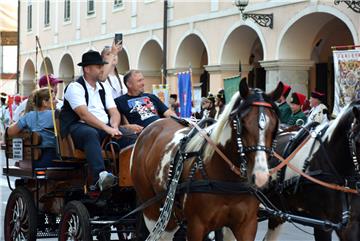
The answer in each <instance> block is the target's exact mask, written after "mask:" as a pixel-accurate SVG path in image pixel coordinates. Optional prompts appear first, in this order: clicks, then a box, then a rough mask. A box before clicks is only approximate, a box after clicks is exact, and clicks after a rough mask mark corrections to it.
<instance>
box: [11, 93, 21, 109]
mask: <svg viewBox="0 0 360 241" xmlns="http://www.w3.org/2000/svg"><path fill="white" fill-rule="evenodd" d="M20 103H21V96H20V95H19V94H16V95H15V96H14V103H13V104H12V106H11V108H12V111H13V113H14V112H15V110H16V109H17V107H18V106H19V105H20Z"/></svg>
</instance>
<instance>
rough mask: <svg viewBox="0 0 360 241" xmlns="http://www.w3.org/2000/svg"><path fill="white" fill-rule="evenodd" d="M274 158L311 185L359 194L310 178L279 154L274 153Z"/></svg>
mask: <svg viewBox="0 0 360 241" xmlns="http://www.w3.org/2000/svg"><path fill="white" fill-rule="evenodd" d="M274 156H275V157H276V158H278V159H279V160H280V161H281V162H282V163H285V164H284V165H287V166H288V167H289V168H291V169H292V170H293V171H294V172H296V173H297V174H299V175H301V176H303V177H304V178H306V179H308V180H310V181H311V182H313V183H316V184H318V185H320V186H323V187H326V188H329V189H332V190H336V191H341V192H345V193H353V194H359V192H358V191H357V190H355V189H352V188H349V187H345V186H340V185H337V184H332V183H328V182H324V181H321V180H319V179H317V178H314V177H312V176H309V175H308V174H306V173H304V172H302V171H301V170H300V169H298V168H297V167H295V166H294V165H292V164H291V163H290V162H289V160H285V159H284V158H283V157H282V156H280V155H279V154H277V153H276V152H274Z"/></svg>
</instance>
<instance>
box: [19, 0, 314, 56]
mask: <svg viewBox="0 0 360 241" xmlns="http://www.w3.org/2000/svg"><path fill="white" fill-rule="evenodd" d="M303 2H308V1H307V0H293V1H276V2H273V1H269V2H264V3H256V4H251V5H249V6H248V7H247V8H246V11H245V12H257V11H261V10H266V9H272V8H278V7H283V6H287V5H294V4H298V3H303ZM78 14H80V13H78ZM234 15H240V11H239V10H238V9H237V8H236V7H235V6H234V8H228V9H225V10H222V11H216V12H210V13H203V14H199V15H196V16H192V17H189V18H183V19H177V20H171V21H169V23H168V27H177V26H182V25H186V24H189V23H197V22H202V21H209V20H213V19H218V18H224V17H229V16H234ZM76 22H77V24H76V35H77V37H76V40H72V41H68V42H66V43H62V44H55V45H48V46H46V45H45V46H44V47H43V50H53V49H59V48H64V47H69V46H76V45H82V44H88V43H90V42H97V41H103V40H108V39H112V38H113V37H114V33H113V32H111V33H107V34H103V35H100V36H96V37H93V38H86V39H80V33H79V32H78V31H79V30H80V25H79V23H80V20H79V19H77V21H76ZM162 28H163V23H157V24H152V25H146V26H140V27H137V28H134V29H130V30H128V31H124V32H123V34H124V36H126V35H133V34H139V33H143V32H149V31H151V30H152V31H156V30H161V29H162ZM33 53H35V49H32V50H25V51H20V54H21V55H29V54H33Z"/></svg>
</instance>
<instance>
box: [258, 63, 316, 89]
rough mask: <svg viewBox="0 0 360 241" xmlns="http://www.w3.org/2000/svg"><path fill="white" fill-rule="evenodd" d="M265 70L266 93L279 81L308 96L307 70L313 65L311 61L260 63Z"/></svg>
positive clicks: (308, 78)
mask: <svg viewBox="0 0 360 241" xmlns="http://www.w3.org/2000/svg"><path fill="white" fill-rule="evenodd" d="M260 64H261V66H262V67H264V68H265V70H266V91H271V90H273V89H274V88H275V87H276V85H277V83H278V82H279V81H282V82H284V83H286V84H288V85H290V86H291V88H292V89H291V92H293V91H296V92H300V93H302V94H304V95H307V96H308V93H309V81H310V76H309V74H310V73H309V70H310V68H311V67H312V66H313V65H314V61H312V60H302V59H291V60H270V61H260Z"/></svg>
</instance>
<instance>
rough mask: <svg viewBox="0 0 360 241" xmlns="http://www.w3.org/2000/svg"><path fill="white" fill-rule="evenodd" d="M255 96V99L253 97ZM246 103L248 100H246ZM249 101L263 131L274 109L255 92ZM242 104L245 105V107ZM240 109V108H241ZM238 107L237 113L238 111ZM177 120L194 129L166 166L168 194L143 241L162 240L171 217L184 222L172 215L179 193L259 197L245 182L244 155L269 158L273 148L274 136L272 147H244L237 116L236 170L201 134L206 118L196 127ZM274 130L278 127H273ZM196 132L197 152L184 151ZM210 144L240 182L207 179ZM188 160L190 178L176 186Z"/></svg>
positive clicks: (275, 108) (204, 135) (271, 104)
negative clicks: (205, 158) (199, 142)
mask: <svg viewBox="0 0 360 241" xmlns="http://www.w3.org/2000/svg"><path fill="white" fill-rule="evenodd" d="M254 96H255V98H254ZM247 101H248V100H247ZM250 101H251V102H249V101H248V102H247V103H246V104H247V105H249V106H258V107H259V118H258V125H259V128H260V129H264V128H265V125H266V118H265V114H264V108H272V109H274V110H275V111H276V113H277V114H278V112H277V107H276V106H275V105H274V104H273V103H271V102H266V101H265V100H264V98H263V96H262V92H261V91H259V90H257V91H256V92H255V94H254V95H253V97H252V98H251V100H250ZM244 105H245V104H244ZM240 107H241V105H240ZM240 107H239V110H241V108H240ZM173 119H175V120H177V121H178V122H179V123H181V124H183V125H185V126H192V127H193V129H192V130H191V131H190V132H189V133H188V134H187V135H185V136H184V137H183V138H182V139H181V140H180V144H179V149H178V150H177V152H176V154H175V158H174V159H173V160H172V162H171V163H170V167H169V174H168V175H169V183H168V188H167V195H166V198H165V202H164V205H163V207H162V208H161V210H160V216H159V218H158V220H157V222H156V223H155V226H154V228H153V229H152V231H151V232H150V235H149V236H148V237H147V239H146V241H155V240H158V239H159V238H160V237H161V234H162V233H163V232H164V230H165V228H166V226H167V223H168V221H169V220H170V217H171V215H174V216H175V219H176V220H177V222H178V224H179V225H181V224H182V222H183V221H184V220H180V219H178V217H176V215H175V212H174V211H173V204H174V202H175V201H176V194H181V193H216V194H245V193H247V194H249V193H250V194H253V195H255V196H256V197H258V196H259V195H258V192H257V190H256V188H254V187H252V186H251V185H250V184H249V183H248V182H245V181H244V180H246V179H247V173H246V170H247V160H246V156H245V153H247V152H256V151H264V152H266V153H269V154H270V155H272V153H273V152H274V150H275V147H276V140H275V136H276V133H275V135H274V136H273V145H272V146H271V148H269V147H266V146H262V145H256V146H249V147H246V146H244V145H243V142H242V138H241V121H240V117H239V115H238V114H237V115H236V118H235V119H234V121H233V127H234V129H235V130H236V136H237V145H238V153H239V160H238V163H239V167H236V166H235V165H234V164H233V163H232V162H231V161H230V160H229V159H228V158H227V157H226V155H224V154H223V153H222V152H221V151H220V149H219V148H218V147H217V146H216V144H215V143H214V142H213V141H212V140H211V139H210V138H209V135H210V133H204V130H203V129H201V127H200V126H205V125H206V123H207V122H209V119H204V120H203V121H201V122H200V123H199V126H198V125H197V124H196V123H193V122H188V121H186V120H183V119H178V118H173ZM276 129H277V128H276ZM197 133H199V134H200V135H201V136H202V137H203V138H204V139H205V140H206V141H204V142H203V144H202V146H201V148H200V150H199V151H195V152H186V151H185V149H186V145H187V143H188V141H189V140H190V139H191V137H193V136H194V135H195V134H197ZM206 143H208V144H210V145H211V146H212V147H213V148H214V149H215V151H216V152H217V153H218V154H219V155H220V156H221V157H222V159H223V160H224V161H225V162H226V163H227V164H228V165H229V167H230V169H231V170H232V171H233V172H234V173H235V174H236V175H238V176H240V178H241V179H242V181H241V182H225V181H219V180H209V179H208V175H207V173H206V170H205V168H204V163H203V159H202V154H203V152H204V149H205V146H206V145H205V144H206ZM190 158H195V160H194V161H193V163H192V165H191V167H190V172H189V176H188V177H187V179H186V181H185V182H182V183H179V180H180V177H181V174H182V171H183V166H184V162H185V161H186V160H188V159H190ZM197 170H199V172H200V173H201V175H202V178H203V180H195V179H194V175H195V173H196V171H197ZM178 207H179V208H180V209H182V208H181V206H180V205H179V203H178Z"/></svg>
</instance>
